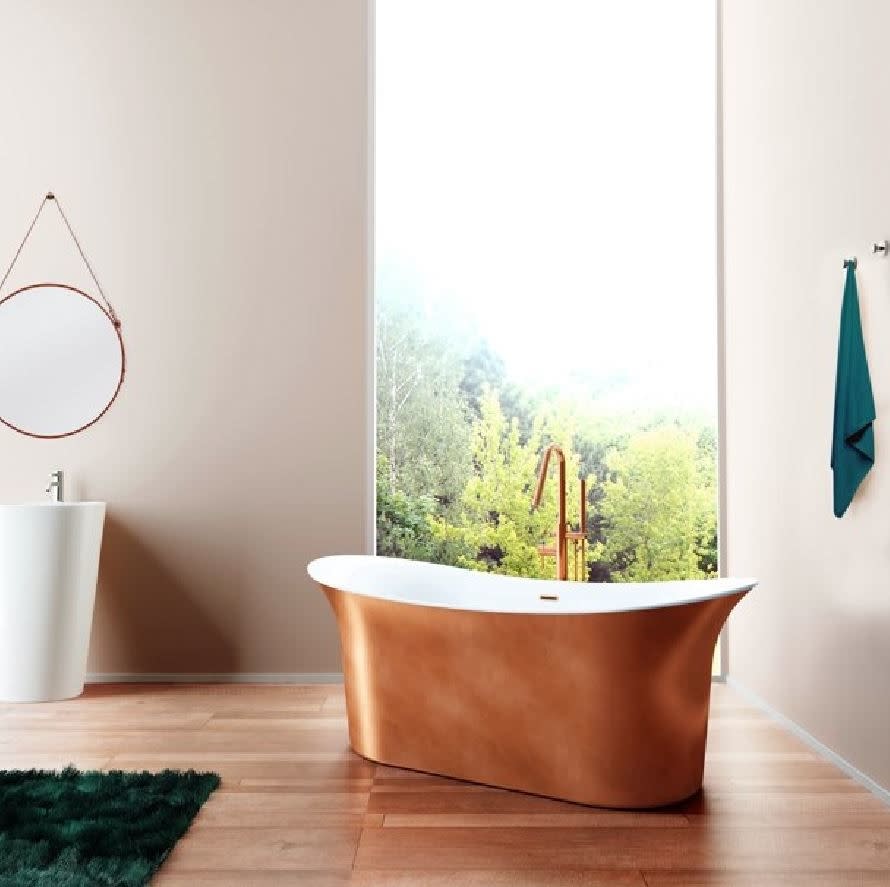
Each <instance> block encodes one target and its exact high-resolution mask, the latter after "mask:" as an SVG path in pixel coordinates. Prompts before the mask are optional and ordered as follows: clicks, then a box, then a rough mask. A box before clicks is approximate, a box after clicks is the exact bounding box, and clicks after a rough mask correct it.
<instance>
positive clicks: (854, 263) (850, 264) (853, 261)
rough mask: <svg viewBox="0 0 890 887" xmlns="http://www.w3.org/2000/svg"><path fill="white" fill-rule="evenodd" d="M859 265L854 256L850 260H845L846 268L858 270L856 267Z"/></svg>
mask: <svg viewBox="0 0 890 887" xmlns="http://www.w3.org/2000/svg"><path fill="white" fill-rule="evenodd" d="M858 264H859V262H857V260H856V256H852V257H851V258H849V259H844V268H847V267H851V268H853V270H855V269H856V266H857V265H858Z"/></svg>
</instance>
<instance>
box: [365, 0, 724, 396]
mask: <svg viewBox="0 0 890 887" xmlns="http://www.w3.org/2000/svg"><path fill="white" fill-rule="evenodd" d="M714 6H715V4H714V2H713V0H672V2H669V3H668V2H664V0H633V2H615V0H611V2H608V0H377V4H376V16H377V41H376V109H375V111H376V120H375V128H376V132H375V137H376V194H375V200H376V226H375V239H376V250H377V268H378V275H377V276H378V282H379V283H380V282H381V281H383V280H384V279H386V280H390V279H391V276H393V275H394V276H395V277H396V278H398V279H399V280H401V281H403V283H405V282H407V283H406V284H405V285H409V286H410V287H411V289H412V291H413V297H414V298H416V299H417V302H418V308H419V310H430V309H434V308H435V306H436V305H437V303H440V302H443V301H444V302H445V303H447V304H450V305H452V306H454V307H455V308H456V309H457V310H458V311H459V312H462V313H465V314H466V315H468V316H469V317H470V318H471V319H472V322H473V323H474V324H476V325H477V326H478V328H479V331H480V332H481V333H482V334H483V335H485V336H486V337H487V338H488V339H489V341H490V342H491V344H492V346H493V347H494V348H495V350H496V351H498V352H499V353H500V354H501V356H502V357H503V358H504V360H505V361H506V363H507V366H508V368H509V369H510V371H511V372H512V373H514V374H515V375H516V376H518V377H519V378H523V379H537V380H539V381H542V382H550V381H553V380H554V379H556V378H559V377H561V376H562V375H564V374H567V373H572V372H575V371H579V372H582V373H585V374H588V373H589V374H593V375H595V376H613V375H615V374H617V373H623V372H627V373H630V374H631V376H632V377H633V379H634V380H635V383H634V385H633V386H632V388H631V389H629V391H628V392H627V395H628V396H633V397H639V398H641V399H644V400H647V401H656V402H662V401H668V402H672V401H675V395H676V394H677V392H679V393H680V394H681V397H680V398H679V402H681V403H685V404H687V405H689V406H691V407H692V406H695V407H699V406H707V407H713V404H714V400H715V397H716V395H715V391H716V297H715V260H714V253H715V225H714V220H715V203H714V200H715V198H714V169H715V132H714V126H715V42H716V41H715V21H714Z"/></svg>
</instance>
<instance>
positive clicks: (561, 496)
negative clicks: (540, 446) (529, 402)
mask: <svg viewBox="0 0 890 887" xmlns="http://www.w3.org/2000/svg"><path fill="white" fill-rule="evenodd" d="M552 453H556V458H557V459H558V460H559V490H558V493H557V499H556V502H557V506H556V508H557V510H556V547H555V549H551V548H549V547H547V546H542V547H541V548H539V549H538V551H539V552H540V553H541V554H551V555H555V556H556V578H557V579H559V580H560V581H562V582H565V581H567V580H568V578H569V552H568V543H569V540H571V541H572V542H573V544H574V547H575V579H576V580H577V579H578V543H579V542H580V544H581V565H582V571H583V570H584V569H585V567H584V555H585V549H586V541H587V483H586V481H585V480H584V479H583V478H582V480H581V526H580V528H579V529H578V530H571V531H570V530H569V529H568V527H567V525H566V456H565V453H564V452H563V450H562V447H559V446H557V445H556V444H551V445H550V446H549V447H547V449H546V450H544V458H543V460H542V461H541V470H540V472H539V473H538V485H537V486H536V487H535V497H534V499H533V500H532V509H535V508H537V507H538V506H539V505H540V504H541V497H542V496H543V495H544V483H545V481H546V480H547V468H548V467H549V465H550V456H551V454H552Z"/></svg>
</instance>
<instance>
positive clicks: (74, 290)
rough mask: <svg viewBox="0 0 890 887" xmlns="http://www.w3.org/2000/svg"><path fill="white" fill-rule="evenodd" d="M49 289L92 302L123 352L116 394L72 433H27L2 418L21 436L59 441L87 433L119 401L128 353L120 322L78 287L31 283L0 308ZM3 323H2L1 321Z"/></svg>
mask: <svg viewBox="0 0 890 887" xmlns="http://www.w3.org/2000/svg"><path fill="white" fill-rule="evenodd" d="M48 287H54V288H56V289H63V290H68V291H69V292H71V293H74V294H76V295H78V296H82V297H83V298H84V299H87V300H88V301H90V302H92V303H93V304H94V305H95V306H96V307H97V308H98V309H99V310H100V311H101V312H102V313H103V314H104V315H105V317H106V319H107V320H108V322H109V323H110V324H111V328H112V329H113V330H114V334H115V335H116V336H117V342H118V345H119V346H120V351H121V372H120V378H119V379H118V380H117V387H116V388H115V389H114V394H112V395H111V400H109V401H108V403H107V404H106V405H105V407H104V408H103V409H102V411H101V412H100V413H99V414H98V415H97V416H95V417H94V418H93V419H90V421H89V422H87V423H85V424H84V425H81V426H80V427H79V428H75V429H74V430H72V431H65V432H62V433H61V434H37V433H35V432H33V431H26V430H25V429H24V428H19V427H18V426H17V425H13V424H12V422H10V421H8V420H7V419H4V418H3V416H0V423H2V424H3V425H5V426H6V427H7V428H10V429H11V430H12V431H16V432H18V433H19V434H23V435H25V437H34V438H37V439H39V440H59V439H60V438H63V437H71V436H72V435H74V434H80V432H81V431H86V430H87V428H90V427H91V426H93V425H95V424H96V423H97V422H98V421H99V420H100V419H101V418H102V417H103V416H104V415H105V414H106V413H107V412H108V411H109V410H110V409H111V406H112V404H113V403H114V402H115V401H116V400H117V396H118V394H120V390H121V386H122V385H123V384H124V376H125V375H126V372H127V358H126V352H125V350H124V339H123V336H122V335H121V323H120V321H119V320H118V319H117V318H116V317H113V316H112V315H111V313H110V312H109V311H108V309H107V308H106V307H105V306H104V305H102V304H101V303H100V302H99V301H98V299H94V298H93V297H92V296H91V295H90V294H89V293H85V292H84V291H83V290H81V289H78V288H77V287H76V286H71V284H69V283H29V284H28V285H27V286H22V287H19V288H18V289H17V290H13V292H11V293H10V294H9V295H8V296H4V297H3V298H2V299H0V308H2V307H3V305H4V304H6V302H8V301H9V300H10V299H14V298H15V297H16V296H19V295H21V294H22V293H26V292H28V291H29V290H35V289H45V288H48ZM0 322H2V321H0Z"/></svg>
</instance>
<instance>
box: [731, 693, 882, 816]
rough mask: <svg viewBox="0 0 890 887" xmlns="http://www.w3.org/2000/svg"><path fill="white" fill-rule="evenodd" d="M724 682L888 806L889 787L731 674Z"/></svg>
mask: <svg viewBox="0 0 890 887" xmlns="http://www.w3.org/2000/svg"><path fill="white" fill-rule="evenodd" d="M726 683H727V684H728V685H729V686H730V687H732V689H733V690H735V691H736V692H737V693H738V694H739V695H740V696H744V697H745V699H746V700H747V701H748V702H750V703H751V704H752V705H753V706H754V707H755V708H759V709H760V710H761V711H762V712H763V713H764V714H765V715H768V716H769V717H770V718H772V719H773V720H774V721H776V722H777V723H778V724H780V725H781V726H782V727H784V728H785V729H786V730H787V731H788V732H789V733H792V734H793V735H794V736H796V737H797V738H798V739H799V740H800V741H801V742H803V743H804V744H805V745H808V746H809V747H810V748H811V749H812V750H813V751H814V752H816V754H817V755H819V756H820V757H822V758H825V760H827V761H830V762H831V763H832V764H834V765H835V766H836V767H837V768H838V769H840V770H843V771H844V773H846V774H847V776H849V777H850V778H851V779H852V780H854V781H855V782H858V783H859V784H860V785H861V786H863V787H864V788H867V789H868V790H869V791H870V792H871V793H872V794H873V795H874V796H875V797H876V798H878V799H879V800H881V801H883V802H884V803H885V804H887V805H888V806H890V789H887V788H884V786H882V785H880V784H878V783H877V782H875V781H874V779H872V778H871V777H870V776H867V775H866V774H865V773H863V772H862V771H861V770H859V769H857V768H856V767H854V766H853V765H852V764H851V763H850V762H849V761H848V760H846V759H845V758H842V757H841V756H840V755H839V754H838V753H837V752H836V751H833V750H832V749H830V748H829V747H828V746H827V745H825V743H823V742H820V741H819V740H818V739H816V737H815V736H813V734H812V733H808V732H807V731H806V730H804V728H803V727H801V726H800V725H799V724H797V723H795V722H794V721H792V720H791V718H788V717H785V715H783V714H782V713H781V712H780V711H777V710H776V709H774V708H773V707H772V706H771V705H770V704H769V703H768V702H767V701H766V700H764V699H762V698H761V697H760V696H758V695H757V694H756V693H755V692H754V691H753V690H749V689H748V688H747V687H746V686H745V685H744V684H740V683H739V682H738V681H737V680H736V679H735V678H734V677H732V676H731V675H730V676H727V678H726Z"/></svg>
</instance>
